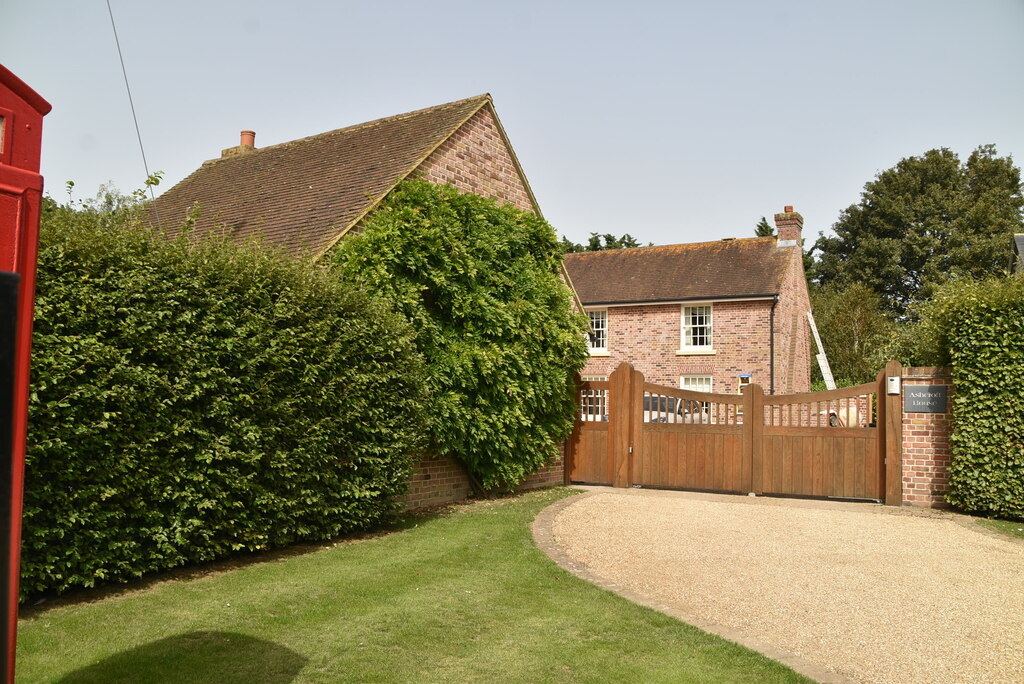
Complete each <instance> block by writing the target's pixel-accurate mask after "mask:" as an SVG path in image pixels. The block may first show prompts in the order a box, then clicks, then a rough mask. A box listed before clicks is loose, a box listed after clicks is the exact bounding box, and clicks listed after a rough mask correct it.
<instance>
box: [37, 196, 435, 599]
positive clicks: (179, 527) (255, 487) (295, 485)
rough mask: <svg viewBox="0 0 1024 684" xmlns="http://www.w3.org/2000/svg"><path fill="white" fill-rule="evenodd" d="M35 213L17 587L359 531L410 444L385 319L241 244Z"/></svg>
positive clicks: (401, 347)
mask: <svg viewBox="0 0 1024 684" xmlns="http://www.w3.org/2000/svg"><path fill="white" fill-rule="evenodd" d="M133 224H134V218H133V215H132V213H131V211H125V210H117V211H115V212H113V213H105V212H101V211H95V210H91V209H88V208H72V207H70V206H59V205H56V204H55V203H53V202H47V204H46V205H45V207H44V214H43V220H42V239H41V249H40V256H39V275H38V291H37V300H36V327H35V337H34V350H33V380H32V398H31V408H30V423H29V426H30V427H29V436H28V455H27V471H26V492H25V518H24V536H23V556H22V568H23V574H22V588H23V595H31V594H35V593H39V592H60V591H63V590H65V589H68V588H71V587H89V586H92V585H93V584H95V583H97V582H100V581H110V580H124V579H126V578H131V577H134V576H139V575H141V574H143V573H147V572H151V571H156V570H161V569H165V568H171V567H174V566H179V565H183V564H186V563H195V562H201V561H209V560H213V559H216V558H221V557H224V556H226V555H228V554H231V553H233V552H240V551H253V550H257V549H268V548H272V547H280V546H283V545H286V544H289V543H291V542H294V541H297V540H322V539H328V538H331V537H335V536H338V535H341V534H344V533H348V532H351V531H353V530H359V529H365V528H367V527H369V526H371V525H373V524H375V523H377V522H378V521H380V520H381V519H382V518H383V517H385V516H387V515H388V514H389V513H390V512H391V511H392V510H393V509H394V503H393V500H394V497H395V496H396V495H398V494H400V493H401V492H402V491H403V490H404V488H405V487H406V486H407V483H408V479H409V475H410V472H411V465H412V455H413V454H414V452H415V451H416V450H417V449H418V448H419V447H420V446H421V441H422V438H421V437H420V435H421V434H422V432H423V427H422V425H423V411H422V406H423V404H424V400H423V387H424V385H423V377H424V376H423V368H422V361H421V359H420V357H419V355H418V354H417V353H416V352H415V349H414V346H413V339H412V333H411V331H410V328H409V327H408V325H406V324H405V322H404V321H402V320H401V319H400V318H399V317H397V316H395V315H394V314H392V313H390V312H388V311H387V310H386V309H385V308H384V307H382V306H381V305H380V304H377V303H375V302H373V301H371V300H369V299H368V298H366V297H365V296H363V295H361V294H360V293H359V292H358V291H356V290H355V289H354V288H353V287H352V286H346V285H343V284H340V283H339V282H338V281H337V279H336V278H334V277H332V276H331V274H329V273H324V272H323V271H322V270H319V269H317V268H315V267H313V266H310V265H308V264H303V263H298V262H294V261H288V260H285V259H283V258H280V257H276V256H274V255H272V254H269V253H266V252H261V251H259V250H257V249H255V248H245V249H240V248H237V247H234V246H230V245H222V244H206V245H203V246H200V247H192V246H189V245H188V244H187V242H186V241H184V240H182V239H179V240H177V241H168V240H165V239H163V238H159V237H155V236H153V235H152V234H149V233H147V232H145V231H143V230H140V229H138V228H137V227H136V226H134V225H133Z"/></svg>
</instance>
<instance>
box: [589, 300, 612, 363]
mask: <svg viewBox="0 0 1024 684" xmlns="http://www.w3.org/2000/svg"><path fill="white" fill-rule="evenodd" d="M595 314H596V315H598V318H599V319H604V326H603V327H602V326H599V325H596V324H595V323H596V322H595V320H594V317H595ZM587 318H588V319H589V320H590V327H591V329H592V330H593V333H592V334H591V335H587V346H588V347H589V348H590V355H591V356H607V355H608V309H588V310H587ZM597 337H603V340H602V341H603V342H604V345H603V346H601V345H597V344H595V341H598V340H595V338H597Z"/></svg>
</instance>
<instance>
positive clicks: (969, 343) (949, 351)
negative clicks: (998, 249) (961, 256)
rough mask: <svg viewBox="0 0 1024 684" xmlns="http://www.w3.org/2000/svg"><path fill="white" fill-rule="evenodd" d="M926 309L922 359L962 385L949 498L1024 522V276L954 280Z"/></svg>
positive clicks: (975, 510) (969, 508)
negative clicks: (946, 367)
mask: <svg viewBox="0 0 1024 684" xmlns="http://www.w3.org/2000/svg"><path fill="white" fill-rule="evenodd" d="M923 314H924V316H923V322H922V325H921V328H920V330H921V332H922V335H921V340H922V345H921V349H922V354H923V358H924V359H925V360H926V361H927V362H930V363H935V364H938V365H947V364H948V365H952V367H953V382H954V384H955V386H956V394H955V396H954V398H953V419H954V420H953V436H952V451H953V455H952V462H951V464H950V468H949V484H950V492H949V494H948V495H947V497H946V498H947V500H948V501H949V502H950V503H951V504H953V505H954V506H957V507H958V508H961V509H963V510H966V511H969V512H973V513H981V514H986V515H993V516H998V517H1008V518H1018V519H1024V276H1017V277H1014V278H1010V279H1006V278H993V279H989V280H985V281H981V282H971V281H964V282H955V283H951V284H949V285H947V286H945V287H943V288H942V289H940V290H939V292H938V293H937V294H936V296H935V297H934V298H933V299H932V301H931V302H929V303H927V304H926V305H925V306H924V308H923Z"/></svg>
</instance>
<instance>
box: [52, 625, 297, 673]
mask: <svg viewBox="0 0 1024 684" xmlns="http://www.w3.org/2000/svg"><path fill="white" fill-rule="evenodd" d="M305 664H306V658H304V657H303V656H301V655H299V654H298V653H296V652H295V651H292V650H290V649H287V648H285V647H284V646H280V645H278V644H275V643H273V642H270V641H264V640H262V639H254V638H253V637H250V636H245V635H244V634H235V633H232V632H205V631H199V632H188V633H186V634H178V635H177V636H172V637H167V638H166V639H160V640H159V641H154V642H152V643H149V644H145V645H143V646H138V647H137V648H133V649H131V650H130V651H125V652H123V653H118V654H117V655H114V656H111V657H109V658H106V659H105V660H102V661H100V662H98V663H96V664H95V665H90V666H89V667H83V668H82V669H80V670H75V671H74V672H72V673H70V674H68V675H67V676H65V677H64V678H62V679H60V680H59V681H60V682H61V683H62V684H64V683H66V684H72V683H74V684H79V683H84V682H97V683H98V682H104V683H107V682H133V683H136V682H138V683H143V682H167V683H169V684H174V683H177V682H239V683H241V682H246V683H247V684H248V683H249V682H265V683H268V684H286V683H287V682H291V681H293V680H294V679H295V677H296V676H297V675H298V673H299V670H301V669H302V667H303V666H304V665H305Z"/></svg>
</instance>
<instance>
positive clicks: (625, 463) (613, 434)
mask: <svg viewBox="0 0 1024 684" xmlns="http://www.w3.org/2000/svg"><path fill="white" fill-rule="evenodd" d="M643 397H644V376H643V373H640V372H638V371H636V370H635V369H634V368H633V365H632V364H631V363H628V362H624V363H621V364H619V367H618V368H616V369H615V370H614V371H612V374H611V375H609V376H608V404H609V411H608V413H609V416H608V450H609V454H608V462H609V467H610V469H611V473H609V474H610V476H611V477H610V480H611V483H612V486H613V487H629V486H631V485H632V484H633V482H632V476H633V452H634V451H635V449H636V447H637V445H636V444H634V441H635V440H634V436H639V434H640V430H641V429H642V421H643V408H644V406H643V405H644V398H643Z"/></svg>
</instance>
